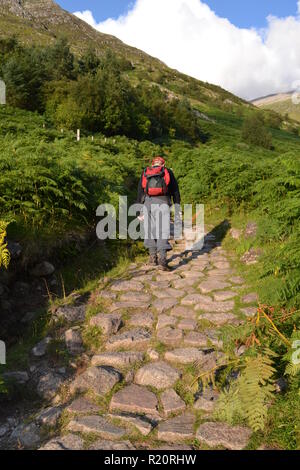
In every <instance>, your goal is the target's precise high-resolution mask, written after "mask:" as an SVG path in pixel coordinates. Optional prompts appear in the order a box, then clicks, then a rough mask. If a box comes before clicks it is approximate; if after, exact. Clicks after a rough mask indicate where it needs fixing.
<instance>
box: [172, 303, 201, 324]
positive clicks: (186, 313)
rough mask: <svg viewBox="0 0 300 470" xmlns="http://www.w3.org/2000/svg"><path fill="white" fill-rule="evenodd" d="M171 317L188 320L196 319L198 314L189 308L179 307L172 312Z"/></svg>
mask: <svg viewBox="0 0 300 470" xmlns="http://www.w3.org/2000/svg"><path fill="white" fill-rule="evenodd" d="M170 313H171V315H172V316H174V317H177V318H187V319H192V320H193V319H195V318H196V313H195V312H194V311H193V310H192V309H190V308H187V307H183V306H181V305H180V306H177V307H175V308H173V309H172V310H171V312H170Z"/></svg>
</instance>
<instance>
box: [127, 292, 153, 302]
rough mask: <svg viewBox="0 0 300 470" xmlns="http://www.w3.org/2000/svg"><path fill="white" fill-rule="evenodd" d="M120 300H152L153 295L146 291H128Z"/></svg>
mask: <svg viewBox="0 0 300 470" xmlns="http://www.w3.org/2000/svg"><path fill="white" fill-rule="evenodd" d="M120 300H121V301H122V302H123V301H124V302H126V301H133V302H146V303H148V302H150V300H151V295H149V294H145V293H144V292H126V293H125V294H122V295H121V296H120Z"/></svg>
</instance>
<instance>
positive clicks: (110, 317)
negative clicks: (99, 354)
mask: <svg viewBox="0 0 300 470" xmlns="http://www.w3.org/2000/svg"><path fill="white" fill-rule="evenodd" d="M122 324H123V322H122V315H121V313H111V314H107V313H98V315H96V316H94V317H92V318H91V319H90V325H91V326H97V327H98V328H101V330H102V332H103V334H104V335H111V334H115V333H117V332H118V331H119V329H120V328H121V326H122Z"/></svg>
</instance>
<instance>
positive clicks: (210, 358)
mask: <svg viewBox="0 0 300 470" xmlns="http://www.w3.org/2000/svg"><path fill="white" fill-rule="evenodd" d="M224 357H225V356H224V353H222V352H217V351H213V352H211V353H208V354H205V355H204V356H203V357H202V358H201V360H200V361H198V365H199V369H200V370H201V371H202V372H209V371H211V370H213V369H216V368H217V367H222V365H223V364H224Z"/></svg>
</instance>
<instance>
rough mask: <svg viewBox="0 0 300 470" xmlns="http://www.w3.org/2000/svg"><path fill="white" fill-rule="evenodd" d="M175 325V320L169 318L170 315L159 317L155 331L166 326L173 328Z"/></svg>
mask: <svg viewBox="0 0 300 470" xmlns="http://www.w3.org/2000/svg"><path fill="white" fill-rule="evenodd" d="M176 323H177V320H176V318H174V317H170V315H160V316H159V317H158V320H157V325H156V329H157V330H160V329H161V328H164V327H166V326H175V325H176Z"/></svg>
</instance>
